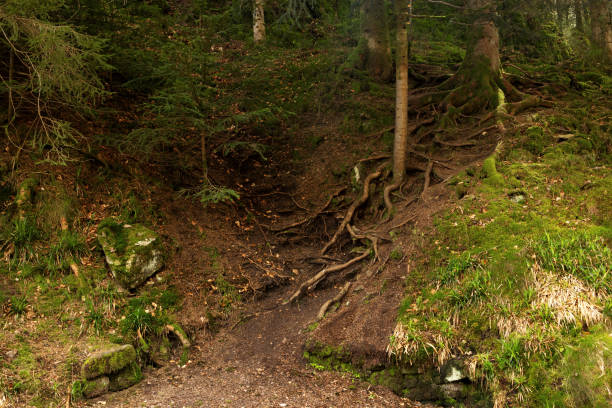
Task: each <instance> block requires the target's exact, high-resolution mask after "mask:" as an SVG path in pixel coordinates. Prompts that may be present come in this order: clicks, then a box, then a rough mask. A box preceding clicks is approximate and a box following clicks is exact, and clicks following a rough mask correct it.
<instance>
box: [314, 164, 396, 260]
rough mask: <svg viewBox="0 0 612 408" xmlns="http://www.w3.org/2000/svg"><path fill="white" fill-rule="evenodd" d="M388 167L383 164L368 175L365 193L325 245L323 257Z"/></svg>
mask: <svg viewBox="0 0 612 408" xmlns="http://www.w3.org/2000/svg"><path fill="white" fill-rule="evenodd" d="M386 166H387V163H383V164H382V165H380V166H378V168H377V169H376V171H374V172H373V173H370V174H368V176H367V177H366V178H365V180H364V182H363V193H362V194H361V196H360V197H359V199H357V200H355V201H353V204H351V206H350V207H349V209H348V210H347V211H346V215H345V216H344V219H343V220H342V223H340V226H339V227H338V229H337V230H336V232H335V233H334V235H333V236H332V238H331V239H330V240H329V242H328V243H327V244H325V246H324V247H323V249H322V250H321V255H324V254H325V252H327V250H328V249H329V248H330V247H331V246H332V245H334V244H335V243H336V241H337V240H338V237H339V236H340V234H342V233H343V232H344V229H345V228H346V226H347V225H348V223H349V222H351V220H352V219H353V215H354V214H355V210H357V208H359V207H360V206H361V205H363V204H364V203H365V202H366V201H368V197H369V196H370V183H371V182H372V181H373V180H375V179H377V178H378V177H380V176H381V175H382V171H383V169H384V168H385V167H386Z"/></svg>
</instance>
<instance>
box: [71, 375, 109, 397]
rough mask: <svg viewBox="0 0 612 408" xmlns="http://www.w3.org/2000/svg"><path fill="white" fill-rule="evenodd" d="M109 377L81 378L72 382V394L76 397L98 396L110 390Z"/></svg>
mask: <svg viewBox="0 0 612 408" xmlns="http://www.w3.org/2000/svg"><path fill="white" fill-rule="evenodd" d="M109 384H110V381H109V378H108V377H106V376H103V377H98V378H96V379H93V380H79V381H76V382H75V383H74V384H72V395H73V397H75V398H96V397H99V396H100V395H103V394H106V392H108V390H109Z"/></svg>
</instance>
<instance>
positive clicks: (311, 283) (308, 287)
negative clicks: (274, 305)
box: [283, 251, 370, 305]
mask: <svg viewBox="0 0 612 408" xmlns="http://www.w3.org/2000/svg"><path fill="white" fill-rule="evenodd" d="M369 255H370V251H365V252H364V253H363V254H361V255H359V256H356V257H355V258H353V259H351V260H349V261H347V262H345V263H343V264H340V265H333V266H330V267H327V268H323V269H322V270H321V271H319V273H317V274H316V275H315V276H313V277H312V278H310V279H308V280H307V281H306V282H304V283H302V285H301V286H300V287H299V288H298V290H296V291H295V293H294V294H293V295H291V297H290V298H289V299H287V300H285V301H284V302H283V304H284V305H286V304H288V303H291V302H293V301H294V300H297V299H299V298H300V297H302V296H303V295H304V294H305V293H306V292H310V291H312V290H313V289H314V288H315V287H316V286H317V285H318V284H319V282H321V281H322V280H323V279H325V277H327V275H329V274H330V273H332V272H337V271H341V270H343V269H345V268H348V267H349V266H351V265H353V264H355V263H357V262H359V261H361V260H363V259H365V258H367V257H368V256H369Z"/></svg>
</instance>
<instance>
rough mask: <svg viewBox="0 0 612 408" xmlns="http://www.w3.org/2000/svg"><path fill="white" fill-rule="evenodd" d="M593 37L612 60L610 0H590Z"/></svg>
mask: <svg viewBox="0 0 612 408" xmlns="http://www.w3.org/2000/svg"><path fill="white" fill-rule="evenodd" d="M589 14H590V15H591V38H592V40H593V42H594V43H595V44H597V45H598V46H599V47H601V48H602V49H603V50H604V53H605V55H606V57H607V58H608V60H611V61H612V10H611V9H610V5H609V0H589Z"/></svg>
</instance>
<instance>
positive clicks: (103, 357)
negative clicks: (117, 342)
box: [81, 344, 136, 380]
mask: <svg viewBox="0 0 612 408" xmlns="http://www.w3.org/2000/svg"><path fill="white" fill-rule="evenodd" d="M135 361H136V350H134V347H133V346H132V345H131V344H126V345H123V346H118V347H113V348H111V349H108V350H103V351H99V352H97V353H94V354H92V355H90V356H89V357H88V358H87V359H86V360H85V362H84V363H83V365H82V366H81V375H82V376H83V377H84V378H85V379H87V380H91V379H93V378H96V377H100V376H106V375H109V374H113V373H116V372H118V371H120V370H121V369H123V368H125V367H127V366H128V365H131V364H132V363H134V362H135Z"/></svg>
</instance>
